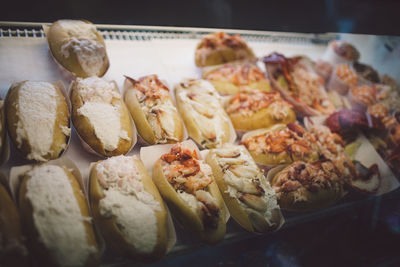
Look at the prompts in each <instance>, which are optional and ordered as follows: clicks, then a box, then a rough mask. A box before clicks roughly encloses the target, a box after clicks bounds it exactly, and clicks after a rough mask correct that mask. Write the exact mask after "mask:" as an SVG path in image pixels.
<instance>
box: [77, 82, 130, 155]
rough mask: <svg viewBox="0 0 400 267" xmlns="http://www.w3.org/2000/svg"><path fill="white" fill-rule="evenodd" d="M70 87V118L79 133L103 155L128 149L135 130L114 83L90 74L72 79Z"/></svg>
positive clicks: (123, 152) (127, 150)
mask: <svg viewBox="0 0 400 267" xmlns="http://www.w3.org/2000/svg"><path fill="white" fill-rule="evenodd" d="M70 90H71V92H70V93H71V95H70V97H71V104H72V122H73V124H74V126H75V128H76V130H77V132H78V134H79V135H80V137H81V138H82V139H83V140H84V141H85V142H86V143H87V144H88V145H89V146H90V147H91V148H92V149H93V150H94V151H96V152H97V153H99V154H101V155H103V156H107V157H109V156H115V155H121V154H126V153H128V152H129V150H130V148H131V146H132V142H133V134H136V133H133V126H132V123H131V119H130V116H129V111H128V109H127V107H126V106H125V103H124V101H123V100H122V98H121V94H120V92H119V90H118V87H117V84H116V83H115V82H110V81H107V80H105V79H102V78H98V77H95V76H93V77H90V78H86V79H77V80H76V81H74V82H72V84H71V88H70Z"/></svg>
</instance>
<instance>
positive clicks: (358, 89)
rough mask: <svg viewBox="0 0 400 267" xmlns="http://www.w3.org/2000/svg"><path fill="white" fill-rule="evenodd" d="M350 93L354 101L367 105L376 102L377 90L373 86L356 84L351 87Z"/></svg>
mask: <svg viewBox="0 0 400 267" xmlns="http://www.w3.org/2000/svg"><path fill="white" fill-rule="evenodd" d="M350 95H351V98H352V100H353V101H354V102H356V103H359V104H362V105H365V106H371V105H373V104H374V103H375V102H376V92H375V90H374V88H373V87H371V86H367V85H362V86H354V87H352V88H350Z"/></svg>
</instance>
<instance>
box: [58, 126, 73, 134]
mask: <svg viewBox="0 0 400 267" xmlns="http://www.w3.org/2000/svg"><path fill="white" fill-rule="evenodd" d="M60 129H61V132H62V133H63V134H65V135H66V136H70V135H71V128H69V127H67V126H64V125H60Z"/></svg>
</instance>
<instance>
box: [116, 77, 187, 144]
mask: <svg viewBox="0 0 400 267" xmlns="http://www.w3.org/2000/svg"><path fill="white" fill-rule="evenodd" d="M124 99H125V103H126V106H127V107H128V109H129V111H130V112H131V114H132V118H133V120H134V121H135V124H136V127H137V129H138V132H139V134H140V136H141V137H142V138H143V139H144V140H145V141H146V142H147V143H149V144H151V145H154V144H163V143H176V142H180V141H182V140H183V138H184V129H183V128H184V126H183V122H182V119H181V118H180V116H179V114H178V111H177V110H176V107H175V106H174V104H173V102H172V98H171V95H170V92H169V88H168V87H167V86H166V85H165V84H164V83H163V82H162V81H160V80H159V79H158V77H157V75H149V76H145V77H142V78H140V79H139V80H134V79H132V78H129V77H126V80H125V96H124Z"/></svg>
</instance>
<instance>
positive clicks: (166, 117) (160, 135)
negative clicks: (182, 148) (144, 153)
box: [141, 100, 178, 143]
mask: <svg viewBox="0 0 400 267" xmlns="http://www.w3.org/2000/svg"><path fill="white" fill-rule="evenodd" d="M141 108H142V110H143V112H144V113H145V114H146V118H147V121H148V122H149V124H150V127H151V128H152V130H153V131H154V134H155V136H156V138H157V139H158V143H165V142H167V141H168V139H169V140H176V141H178V139H177V138H176V137H175V128H176V124H175V121H174V117H173V114H175V113H177V110H176V108H175V106H174V105H173V104H172V102H171V101H170V100H166V101H164V102H160V103H156V104H155V105H154V106H152V107H148V106H147V105H145V104H142V106H141Z"/></svg>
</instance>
